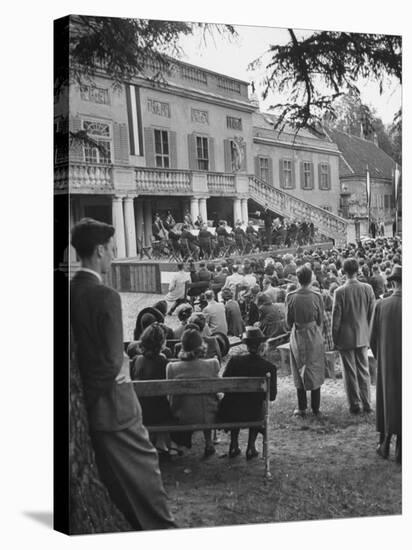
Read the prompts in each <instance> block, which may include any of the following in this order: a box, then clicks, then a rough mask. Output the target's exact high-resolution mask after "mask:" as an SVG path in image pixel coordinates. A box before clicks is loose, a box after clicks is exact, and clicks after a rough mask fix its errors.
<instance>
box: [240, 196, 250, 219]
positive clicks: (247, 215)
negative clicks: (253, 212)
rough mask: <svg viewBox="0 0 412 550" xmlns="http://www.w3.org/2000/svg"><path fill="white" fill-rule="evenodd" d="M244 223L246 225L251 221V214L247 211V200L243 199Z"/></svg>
mask: <svg viewBox="0 0 412 550" xmlns="http://www.w3.org/2000/svg"><path fill="white" fill-rule="evenodd" d="M241 202H242V221H243V223H246V224H247V222H248V221H249V213H248V209H247V199H242V200H241Z"/></svg>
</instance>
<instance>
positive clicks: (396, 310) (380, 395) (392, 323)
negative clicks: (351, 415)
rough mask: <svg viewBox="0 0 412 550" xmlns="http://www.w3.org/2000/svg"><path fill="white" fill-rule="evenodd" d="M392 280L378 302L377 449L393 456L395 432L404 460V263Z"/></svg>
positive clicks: (375, 333) (375, 332)
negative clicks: (391, 288) (385, 295)
mask: <svg viewBox="0 0 412 550" xmlns="http://www.w3.org/2000/svg"><path fill="white" fill-rule="evenodd" d="M388 281H393V283H392V284H393V285H394V291H393V293H392V295H391V296H390V297H389V298H384V299H383V300H381V301H379V302H378V303H377V305H376V309H375V315H374V319H373V325H372V332H371V349H372V352H373V355H374V356H375V358H376V359H377V363H378V368H377V378H376V429H377V431H378V432H379V434H380V437H379V445H378V448H377V452H378V454H379V455H380V456H382V457H383V458H388V456H389V445H390V439H391V435H392V434H396V436H397V437H396V460H397V461H398V462H401V440H402V439H401V438H402V267H401V266H394V268H393V271H392V274H391V275H390V276H389V277H388Z"/></svg>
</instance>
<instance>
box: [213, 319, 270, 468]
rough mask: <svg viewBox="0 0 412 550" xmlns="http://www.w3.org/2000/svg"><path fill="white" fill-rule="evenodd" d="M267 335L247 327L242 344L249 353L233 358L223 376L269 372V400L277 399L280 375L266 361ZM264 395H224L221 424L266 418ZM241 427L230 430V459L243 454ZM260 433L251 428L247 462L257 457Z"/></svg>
mask: <svg viewBox="0 0 412 550" xmlns="http://www.w3.org/2000/svg"><path fill="white" fill-rule="evenodd" d="M265 340H266V337H265V335H264V334H263V332H262V331H261V330H260V328H255V327H248V328H247V329H246V332H245V333H244V334H243V338H242V342H243V343H244V344H246V346H247V351H248V353H247V354H244V355H234V356H232V357H231V358H230V360H229V362H228V364H227V365H226V368H225V371H224V373H223V377H231V376H266V373H268V372H269V373H270V400H271V401H273V400H274V399H275V398H276V393H277V373H276V367H275V365H272V363H269V361H267V360H266V359H263V357H262V352H263V342H264V341H265ZM264 399H265V397H264V394H263V393H228V394H225V396H224V397H223V399H222V401H221V402H220V407H219V420H220V421H221V422H242V421H243V420H244V421H246V420H261V418H262V415H263V402H264ZM239 431H240V430H239V428H236V429H233V430H231V431H230V447H229V457H230V458H234V457H236V456H238V455H239V454H240V448H239V441H238V440H239ZM257 435H258V430H257V429H256V428H249V438H248V443H247V449H246V459H247V460H250V459H252V458H254V457H256V456H258V452H257V450H256V446H255V444H256V437H257Z"/></svg>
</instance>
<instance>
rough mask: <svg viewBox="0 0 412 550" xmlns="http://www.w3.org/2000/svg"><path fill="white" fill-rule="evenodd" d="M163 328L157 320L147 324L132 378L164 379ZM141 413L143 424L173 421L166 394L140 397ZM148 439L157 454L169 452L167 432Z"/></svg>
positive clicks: (152, 424) (134, 362)
mask: <svg viewBox="0 0 412 550" xmlns="http://www.w3.org/2000/svg"><path fill="white" fill-rule="evenodd" d="M165 341H166V340H165V331H164V329H163V327H162V326H161V324H160V323H157V322H155V323H153V324H151V325H150V326H148V327H147V328H146V329H145V330H144V331H143V334H142V335H141V337H140V350H141V352H142V355H138V356H137V357H136V358H135V359H134V361H133V363H132V365H131V368H130V375H131V378H132V379H133V380H164V379H165V378H166V365H167V362H168V360H167V359H166V357H165V355H164V354H163V353H162V351H163V348H164V345H165ZM139 401H140V405H141V407H142V413H143V424H145V425H146V426H157V425H159V424H170V423H171V422H173V416H172V412H171V410H170V405H169V401H168V400H167V397H166V396H157V397H139ZM150 439H151V441H152V443H153V445H154V446H155V447H156V449H157V451H158V453H159V454H160V455H165V454H166V455H170V450H171V445H170V436H169V434H168V433H166V432H158V433H154V434H151V436H150Z"/></svg>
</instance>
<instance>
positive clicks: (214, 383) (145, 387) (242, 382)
mask: <svg viewBox="0 0 412 550" xmlns="http://www.w3.org/2000/svg"><path fill="white" fill-rule="evenodd" d="M133 386H134V389H135V392H136V395H137V397H156V396H164V395H166V396H169V395H205V394H215V393H249V392H262V393H264V394H265V400H264V414H263V417H262V419H261V420H258V421H256V420H251V421H244V422H210V423H205V424H172V425H163V424H162V425H159V426H146V428H147V430H148V431H149V432H152V433H155V432H182V431H185V432H186V431H192V432H195V431H199V430H231V429H234V428H239V429H241V428H259V429H261V430H262V431H263V458H264V461H265V476H266V479H270V478H271V477H272V475H271V473H270V457H269V445H268V433H269V403H270V374H269V373H268V374H267V375H266V377H236V378H229V377H228V378H192V379H179V380H133Z"/></svg>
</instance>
